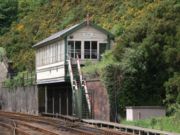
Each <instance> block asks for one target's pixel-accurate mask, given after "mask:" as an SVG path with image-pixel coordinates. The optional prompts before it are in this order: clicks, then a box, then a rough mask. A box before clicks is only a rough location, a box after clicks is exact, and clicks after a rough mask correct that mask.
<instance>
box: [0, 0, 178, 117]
mask: <svg viewBox="0 0 180 135" xmlns="http://www.w3.org/2000/svg"><path fill="white" fill-rule="evenodd" d="M17 1H18V2H19V3H18V12H17V13H18V14H17V17H16V20H15V21H13V22H12V23H11V26H10V27H9V31H8V32H6V33H4V34H3V35H1V36H0V46H2V47H4V48H5V49H6V51H7V55H8V57H9V59H12V60H13V62H14V67H15V68H16V69H17V70H18V71H23V70H29V71H31V70H34V60H35V56H34V50H33V49H32V45H33V44H35V43H37V42H38V41H40V40H42V39H44V38H46V37H47V36H49V35H51V34H52V33H54V32H57V31H60V30H62V29H64V28H65V27H69V26H71V25H73V24H76V23H78V22H80V21H82V20H83V19H84V18H85V16H86V14H87V13H89V14H90V16H91V20H92V21H94V22H95V23H96V24H98V25H100V26H102V27H104V28H105V29H107V30H109V31H111V32H112V33H114V34H115V36H116V40H115V45H114V48H113V49H112V51H111V52H109V53H106V55H105V56H104V59H103V61H102V62H101V63H99V64H98V65H97V66H96V67H95V66H94V65H92V66H90V65H89V67H90V68H89V69H88V70H87V74H98V75H99V76H101V78H102V80H103V81H104V84H105V85H106V87H107V89H108V93H109V98H110V103H111V109H112V110H115V108H117V109H116V110H117V111H118V113H119V112H121V113H122V114H123V113H124V107H125V106H127V105H166V106H167V107H168V110H169V113H173V112H174V111H175V110H177V108H178V109H179V105H180V85H179V82H178V80H179V78H180V39H179V37H180V2H179V0H145V1H144V0H123V1H120V0H108V1H107V0H99V1H96V0H91V1H86V0H83V1H81V0H71V1H65V0H62V1H59V0H36V1H35V0H26V1H24V0H17ZM0 2H1V1H0ZM6 27H7V26H6ZM115 97H116V98H115ZM114 99H116V100H117V101H115V100H114ZM116 114H117V113H116ZM112 116H113V115H112Z"/></svg>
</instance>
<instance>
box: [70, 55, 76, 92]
mask: <svg viewBox="0 0 180 135" xmlns="http://www.w3.org/2000/svg"><path fill="white" fill-rule="evenodd" d="M67 62H68V69H69V75H70V81H71V86H72V87H73V86H75V90H78V87H77V82H76V81H75V80H74V77H73V71H72V66H71V58H70V57H69V58H68V60H67Z"/></svg>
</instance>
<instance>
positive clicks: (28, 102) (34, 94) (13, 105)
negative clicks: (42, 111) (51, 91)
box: [0, 86, 38, 114]
mask: <svg viewBox="0 0 180 135" xmlns="http://www.w3.org/2000/svg"><path fill="white" fill-rule="evenodd" d="M0 106H1V109H2V110H3V111H13V112H23V113H28V114H38V88H37V86H26V87H17V88H2V87H0Z"/></svg>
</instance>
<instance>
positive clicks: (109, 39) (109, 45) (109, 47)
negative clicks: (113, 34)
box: [106, 35, 111, 50]
mask: <svg viewBox="0 0 180 135" xmlns="http://www.w3.org/2000/svg"><path fill="white" fill-rule="evenodd" d="M107 41H108V43H107V48H106V49H107V50H110V49H111V38H110V36H109V35H107Z"/></svg>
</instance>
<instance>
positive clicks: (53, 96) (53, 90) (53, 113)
mask: <svg viewBox="0 0 180 135" xmlns="http://www.w3.org/2000/svg"><path fill="white" fill-rule="evenodd" d="M52 113H53V114H54V90H53V94H52Z"/></svg>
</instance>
